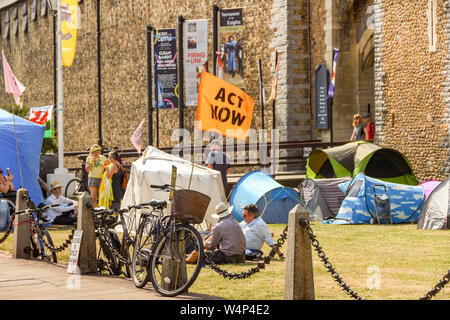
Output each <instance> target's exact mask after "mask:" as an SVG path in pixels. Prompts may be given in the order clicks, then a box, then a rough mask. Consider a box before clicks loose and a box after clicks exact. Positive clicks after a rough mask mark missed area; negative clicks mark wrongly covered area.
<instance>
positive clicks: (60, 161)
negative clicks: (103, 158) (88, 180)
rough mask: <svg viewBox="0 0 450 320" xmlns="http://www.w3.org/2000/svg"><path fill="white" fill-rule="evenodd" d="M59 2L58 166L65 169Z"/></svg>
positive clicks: (58, 6)
mask: <svg viewBox="0 0 450 320" xmlns="http://www.w3.org/2000/svg"><path fill="white" fill-rule="evenodd" d="M56 3H57V6H56V8H57V36H58V37H57V46H58V47H57V49H58V50H57V51H58V57H57V59H58V62H57V82H58V99H57V107H56V112H57V115H58V168H59V169H64V126H63V111H64V109H63V85H62V42H61V1H56Z"/></svg>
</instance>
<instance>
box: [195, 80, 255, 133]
mask: <svg viewBox="0 0 450 320" xmlns="http://www.w3.org/2000/svg"><path fill="white" fill-rule="evenodd" d="M254 104H255V102H254V101H253V99H252V98H251V97H250V96H249V95H247V94H246V93H245V92H244V91H243V90H241V89H240V88H238V87H236V86H233V85H232V84H230V83H228V82H226V81H225V80H222V79H220V78H218V77H216V76H214V75H212V74H210V73H207V72H202V76H201V80H200V88H199V93H198V107H197V122H196V125H197V129H199V130H203V131H213V132H218V133H220V134H221V135H223V136H227V137H233V138H236V139H241V140H245V139H247V136H248V131H249V129H250V126H251V124H252V118H253V106H254Z"/></svg>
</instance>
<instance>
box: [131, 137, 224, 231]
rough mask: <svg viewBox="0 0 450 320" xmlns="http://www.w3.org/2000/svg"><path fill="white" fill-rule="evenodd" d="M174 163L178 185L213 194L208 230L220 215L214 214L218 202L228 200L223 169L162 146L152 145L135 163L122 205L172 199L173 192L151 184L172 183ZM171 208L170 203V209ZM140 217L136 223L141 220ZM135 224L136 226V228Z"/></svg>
mask: <svg viewBox="0 0 450 320" xmlns="http://www.w3.org/2000/svg"><path fill="white" fill-rule="evenodd" d="M172 165H174V166H175V167H176V168H177V180H176V186H177V188H179V187H181V188H183V189H188V188H189V186H190V188H189V189H190V190H195V191H198V192H201V193H204V194H206V195H208V196H209V197H210V198H211V202H210V203H209V206H208V209H207V212H206V214H205V218H204V221H203V223H202V224H201V225H200V229H202V230H207V229H209V228H210V227H212V226H214V225H215V224H216V222H217V219H215V218H212V217H211V215H212V214H213V213H214V212H215V208H216V205H218V204H219V203H220V202H225V203H226V202H227V200H226V197H225V191H224V188H223V184H222V179H221V175H220V172H219V171H216V170H212V169H209V168H207V167H204V166H201V165H197V164H193V163H192V162H190V161H187V160H185V159H182V158H180V157H177V156H174V155H171V154H168V153H165V152H163V151H161V150H159V149H156V148H153V147H151V146H148V147H147V149H145V151H144V153H143V155H142V156H141V157H140V158H139V159H138V160H136V161H134V162H133V163H132V165H131V172H130V178H129V181H128V186H127V190H126V192H125V195H124V197H123V200H122V208H126V207H127V206H128V205H134V204H139V203H144V202H149V201H150V200H152V199H158V200H168V199H169V192H164V191H160V190H158V189H153V188H150V185H163V184H169V185H170V183H171V175H172ZM166 211H167V213H169V212H170V203H169V205H168V208H167V209H166ZM138 221H139V219H136V221H135V223H138ZM136 228H137V226H136V225H133V226H132V229H133V230H136Z"/></svg>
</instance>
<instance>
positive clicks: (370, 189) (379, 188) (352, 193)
mask: <svg viewBox="0 0 450 320" xmlns="http://www.w3.org/2000/svg"><path fill="white" fill-rule="evenodd" d="M340 187H341V188H342V191H344V192H345V193H346V197H345V199H344V201H343V202H342V204H341V207H340V208H339V212H338V214H337V216H336V220H329V221H324V222H323V223H333V224H370V223H375V222H374V217H375V215H376V212H375V194H377V195H383V194H384V195H386V196H387V198H388V199H389V202H390V207H389V209H390V218H391V220H392V223H413V222H417V221H418V219H419V216H420V213H421V212H422V208H423V205H424V202H425V201H424V200H425V193H424V190H423V188H422V187H421V186H410V185H404V184H397V183H391V182H386V181H382V180H378V179H374V178H371V177H368V176H366V175H364V174H362V173H361V174H359V175H357V176H356V177H355V178H354V179H353V180H351V181H348V182H345V183H342V184H340Z"/></svg>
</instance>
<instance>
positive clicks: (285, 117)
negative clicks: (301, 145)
mask: <svg viewBox="0 0 450 320" xmlns="http://www.w3.org/2000/svg"><path fill="white" fill-rule="evenodd" d="M272 14H273V20H272V28H275V27H277V31H276V34H275V37H274V38H273V39H272V42H271V44H270V47H271V48H274V49H276V50H279V51H282V54H281V61H280V62H281V63H280V66H281V67H280V80H279V87H278V99H277V102H276V106H277V113H276V118H277V120H276V123H277V128H279V129H280V135H281V140H282V141H298V140H308V139H310V134H309V130H310V127H309V123H310V121H309V120H310V114H309V78H308V70H309V69H308V68H309V64H308V42H307V41H308V37H307V33H308V13H307V5H306V1H302V0H275V1H274V4H273V6H272Z"/></svg>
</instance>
